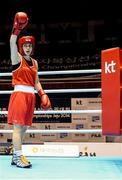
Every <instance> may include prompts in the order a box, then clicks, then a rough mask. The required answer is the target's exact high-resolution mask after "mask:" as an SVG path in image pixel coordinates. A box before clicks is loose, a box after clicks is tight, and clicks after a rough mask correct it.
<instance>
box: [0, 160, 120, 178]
mask: <svg viewBox="0 0 122 180" xmlns="http://www.w3.org/2000/svg"><path fill="white" fill-rule="evenodd" d="M29 160H30V161H31V163H32V165H33V166H32V168H31V169H23V168H17V167H16V166H11V165H10V162H11V156H0V180H20V179H21V180H32V179H33V180H50V179H51V180H84V179H90V180H92V179H93V180H94V179H111V180H112V179H114V180H117V179H122V157H117V158H116V157H112V158H110V157H109V158H107V157H104V158H102V157H79V158H52V157H49V158H47V157H29Z"/></svg>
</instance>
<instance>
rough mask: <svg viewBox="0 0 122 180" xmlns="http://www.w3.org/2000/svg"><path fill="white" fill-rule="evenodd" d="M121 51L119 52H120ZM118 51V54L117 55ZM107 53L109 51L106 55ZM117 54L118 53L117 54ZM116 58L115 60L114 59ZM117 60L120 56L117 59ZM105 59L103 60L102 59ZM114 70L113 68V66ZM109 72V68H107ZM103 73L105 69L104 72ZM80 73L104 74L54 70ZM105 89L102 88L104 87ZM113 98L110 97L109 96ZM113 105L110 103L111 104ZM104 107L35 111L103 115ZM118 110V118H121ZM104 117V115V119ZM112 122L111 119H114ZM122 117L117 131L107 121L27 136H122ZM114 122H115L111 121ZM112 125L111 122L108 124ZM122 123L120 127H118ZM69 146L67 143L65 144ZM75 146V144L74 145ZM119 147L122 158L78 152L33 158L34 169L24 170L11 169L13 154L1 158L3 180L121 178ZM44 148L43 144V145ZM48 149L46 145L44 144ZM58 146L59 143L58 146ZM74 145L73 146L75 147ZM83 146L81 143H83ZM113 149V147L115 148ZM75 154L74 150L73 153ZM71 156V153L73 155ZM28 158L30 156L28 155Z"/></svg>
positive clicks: (121, 164)
mask: <svg viewBox="0 0 122 180" xmlns="http://www.w3.org/2000/svg"><path fill="white" fill-rule="evenodd" d="M117 52H118V49H117ZM117 52H116V53H117ZM105 53H106V52H105ZM116 53H115V54H116ZM112 58H113V57H112ZM117 58H118V57H117ZM103 59H104V58H103ZM110 67H112V66H110ZM107 70H108V71H109V68H108V69H107ZM102 71H103V69H102ZM53 73H54V72H51V71H49V72H39V75H51V74H53ZM70 73H71V74H77V73H84V74H85V73H101V69H98V70H76V71H75V70H74V71H55V74H70ZM0 76H11V73H0ZM102 88H103V86H102ZM102 91H103V89H101V88H95V89H94V88H93V89H60V90H45V92H46V93H73V92H76V93H77V92H88V93H89V92H102ZM11 93H12V91H0V94H11ZM109 98H110V97H109ZM109 106H110V104H109ZM103 110H104V108H103V107H102V109H96V110H91V109H89V110H61V111H60V110H56V111H55V110H49V111H34V114H44V113H45V114H59V113H61V114H65V113H69V114H84V113H87V114H92V113H100V114H101V113H103ZM0 114H5V115H7V111H0ZM120 114H121V113H120V109H119V115H120ZM103 117H104V116H103ZM111 121H112V119H111ZM120 121H121V118H120V119H118V122H117V123H116V124H117V128H116V126H114V128H113V127H112V126H110V127H109V126H108V127H106V126H107V124H106V122H103V127H102V129H80V130H77V129H64V130H63V129H62V130H59V129H58V130H57V129H45V130H32V129H28V130H27V133H61V132H62V133H65V132H67V133H76V132H77V133H81V134H82V133H97V132H98V133H104V134H105V133H106V131H107V134H108V135H110V134H115V135H120V136H121V133H122V123H120ZM112 123H113V122H112ZM108 124H109V121H108ZM118 124H119V126H118ZM0 133H12V130H10V129H8V130H2V129H0ZM66 144H67V145H68V142H67V143H66ZM72 144H73V143H72ZM48 145H49V146H50V147H51V144H50V143H49V144H48ZM118 145H119V146H118V147H119V148H120V152H121V154H120V156H114V157H113V156H108V157H107V156H103V157H102V156H101V157H99V156H91V157H90V156H85V155H83V156H80V154H79V152H78V151H77V152H75V153H74V154H73V155H71V156H68V154H67V156H63V155H62V156H61V155H59V156H57V155H55V156H54V154H53V156H49V154H48V155H47V156H43V155H42V156H41V155H39V156H38V155H37V157H36V156H33V155H32V156H30V157H29V159H30V161H31V162H32V164H33V166H32V168H31V169H23V168H22V169H21V168H16V167H14V166H10V161H11V155H9V156H0V179H6V180H7V179H9V180H14V179H22V180H24V179H30V180H31V179H35V180H40V179H42V180H44V179H46V180H50V179H53V180H54V179H56V180H66V179H69V180H78V179H79V180H81V179H122V145H121V143H119V144H118ZM42 146H43V145H42ZM44 146H45V144H44ZM58 146H59V145H58V144H57V147H58ZM76 146H77V145H75V146H74V147H76ZM81 146H82V144H81ZM113 149H114V148H113ZM71 151H73V150H71ZM71 153H72V152H71ZM27 156H29V155H28V154H27Z"/></svg>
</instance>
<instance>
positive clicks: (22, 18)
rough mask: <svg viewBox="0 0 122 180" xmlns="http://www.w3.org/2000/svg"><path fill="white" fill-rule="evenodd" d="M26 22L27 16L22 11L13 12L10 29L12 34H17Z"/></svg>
mask: <svg viewBox="0 0 122 180" xmlns="http://www.w3.org/2000/svg"><path fill="white" fill-rule="evenodd" d="M27 23H28V16H27V14H26V13H24V12H18V13H16V14H15V18H14V24H13V29H12V34H14V35H17V36H18V35H19V33H20V31H21V30H22V29H24V27H25V26H26V25H27Z"/></svg>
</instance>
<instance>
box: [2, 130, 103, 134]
mask: <svg viewBox="0 0 122 180" xmlns="http://www.w3.org/2000/svg"><path fill="white" fill-rule="evenodd" d="M12 132H13V130H2V129H0V133H12ZM26 133H80V134H86V133H102V129H78V130H77V129H46V130H44V129H43V130H42V129H40V130H39V129H38V130H37V129H36V130H34V129H30V130H29V129H28V130H27V131H26Z"/></svg>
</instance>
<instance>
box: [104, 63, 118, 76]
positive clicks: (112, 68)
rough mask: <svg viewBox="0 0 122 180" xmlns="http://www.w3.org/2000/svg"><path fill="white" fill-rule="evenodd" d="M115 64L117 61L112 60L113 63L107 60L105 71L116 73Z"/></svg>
mask: <svg viewBox="0 0 122 180" xmlns="http://www.w3.org/2000/svg"><path fill="white" fill-rule="evenodd" d="M115 65H116V63H115V62H114V61H111V63H108V62H105V73H106V74H107V73H114V72H115Z"/></svg>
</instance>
